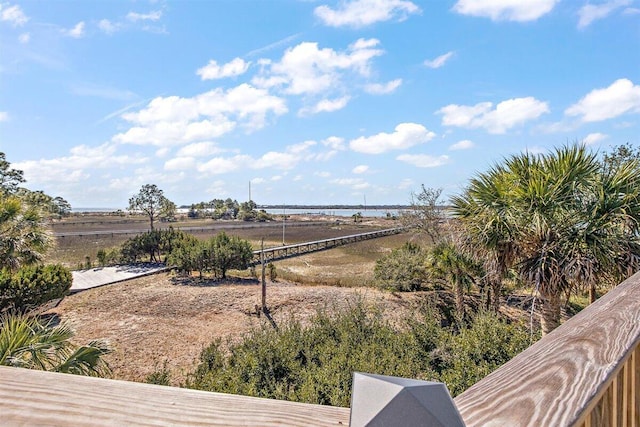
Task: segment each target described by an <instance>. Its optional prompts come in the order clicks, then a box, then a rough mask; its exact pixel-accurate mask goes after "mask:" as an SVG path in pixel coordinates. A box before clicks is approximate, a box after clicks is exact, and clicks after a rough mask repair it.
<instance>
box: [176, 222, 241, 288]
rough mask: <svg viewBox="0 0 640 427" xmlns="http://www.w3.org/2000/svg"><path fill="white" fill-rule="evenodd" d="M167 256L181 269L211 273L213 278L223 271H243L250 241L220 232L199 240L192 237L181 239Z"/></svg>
mask: <svg viewBox="0 0 640 427" xmlns="http://www.w3.org/2000/svg"><path fill="white" fill-rule="evenodd" d="M182 243H183V244H181V245H177V246H176V247H175V248H174V249H173V250H172V252H171V253H170V254H169V256H168V258H167V262H168V263H169V264H171V265H175V266H176V267H177V268H178V270H181V271H184V272H191V271H198V272H199V273H200V276H202V274H203V273H210V272H212V273H213V274H214V276H215V277H216V278H222V279H224V278H226V276H227V270H229V269H239V270H244V269H245V268H247V267H248V266H249V262H250V261H251V259H252V258H253V250H252V248H251V244H250V243H249V242H248V241H247V240H244V239H241V238H239V237H237V236H228V235H227V234H226V233H224V232H222V233H219V234H218V235H216V236H214V237H212V238H210V239H209V240H205V241H200V240H197V239H195V238H190V239H186V238H185V239H184V240H183V241H182Z"/></svg>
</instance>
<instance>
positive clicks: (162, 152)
mask: <svg viewBox="0 0 640 427" xmlns="http://www.w3.org/2000/svg"><path fill="white" fill-rule="evenodd" d="M169 153H171V149H170V148H169V147H162V148H158V149H157V150H156V157H167V156H168V155H169Z"/></svg>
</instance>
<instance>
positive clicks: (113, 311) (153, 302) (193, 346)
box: [51, 273, 416, 383]
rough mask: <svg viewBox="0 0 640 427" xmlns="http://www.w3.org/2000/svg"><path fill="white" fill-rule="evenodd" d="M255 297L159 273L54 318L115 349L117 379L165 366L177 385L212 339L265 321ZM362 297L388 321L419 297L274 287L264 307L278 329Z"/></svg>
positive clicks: (249, 284) (74, 298) (90, 295)
mask: <svg viewBox="0 0 640 427" xmlns="http://www.w3.org/2000/svg"><path fill="white" fill-rule="evenodd" d="M259 295H260V287H259V286H258V284H257V282H255V281H250V280H247V281H245V282H243V283H236V284H228V285H209V286H206V285H202V284H198V283H197V282H191V283H190V284H184V283H179V282H177V281H176V280H174V279H173V278H172V276H170V275H169V274H165V273H163V274H158V275H153V276H147V277H143V278H139V279H135V280H131V281H128V282H123V283H119V284H114V285H109V286H105V287H101V288H96V289H91V290H88V291H84V292H81V293H78V294H75V295H71V296H69V297H67V298H65V299H64V300H63V301H62V302H61V303H60V305H59V306H58V307H56V308H55V309H53V310H51V312H52V313H55V314H57V315H58V316H59V318H60V320H62V321H65V322H68V323H70V324H71V326H72V327H73V328H74V330H75V331H76V341H77V342H78V343H85V342H87V341H89V340H91V339H96V338H105V339H107V340H108V341H109V342H110V343H111V345H112V346H113V347H114V348H115V351H114V352H113V353H112V354H110V355H108V356H107V361H108V362H109V365H110V366H111V368H112V370H113V377H114V378H118V379H124V380H134V381H141V380H144V378H145V377H146V376H147V375H148V374H149V373H151V372H153V371H155V370H157V369H159V368H161V367H162V365H163V363H165V361H166V363H167V367H168V368H169V369H170V370H171V372H172V378H173V381H174V383H179V382H181V381H183V380H184V377H185V375H186V374H187V372H189V371H190V370H191V369H193V367H194V366H195V364H196V363H197V358H198V356H199V354H200V352H201V350H202V349H203V348H204V347H205V346H207V345H208V344H209V343H211V341H212V340H213V339H214V338H222V339H227V338H237V337H239V336H241V335H242V334H243V333H245V332H247V331H249V330H250V329H251V328H253V327H258V326H260V325H261V324H263V323H264V322H266V319H265V318H264V317H261V318H258V317H257V316H256V315H255V307H256V304H258V303H259ZM359 296H362V297H363V298H364V299H366V300H367V301H372V302H374V301H375V302H376V303H380V304H382V306H384V307H385V311H387V312H388V313H389V315H390V316H393V317H395V316H399V315H401V314H400V313H406V308H407V307H409V306H411V302H412V301H413V300H415V298H416V295H415V294H412V295H409V294H405V295H399V296H396V295H393V294H391V293H388V292H380V291H378V290H375V289H371V288H339V287H330V286H301V285H295V284H290V283H272V284H269V287H268V297H267V301H268V305H269V307H270V308H271V312H272V316H273V318H274V320H275V321H276V323H281V322H283V321H285V320H287V319H289V318H290V317H291V316H295V317H296V318H297V319H301V320H304V319H306V318H308V317H310V316H311V315H313V314H314V313H315V312H316V309H317V308H321V307H323V306H329V307H331V306H334V305H338V306H341V305H345V304H347V303H348V302H349V301H353V300H355V299H356V298H358V297H359Z"/></svg>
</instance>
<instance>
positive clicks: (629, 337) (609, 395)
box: [455, 273, 640, 427]
mask: <svg viewBox="0 0 640 427" xmlns="http://www.w3.org/2000/svg"><path fill="white" fill-rule="evenodd" d="M638 295H640V273H638V274H636V275H634V276H633V277H631V278H629V279H628V280H626V281H624V282H623V283H621V284H620V285H618V286H617V287H616V288H615V289H613V290H611V291H610V292H609V293H607V294H606V295H605V296H603V297H602V298H600V299H599V300H598V301H596V302H595V303H594V304H592V305H591V306H589V307H588V308H587V309H585V310H583V311H582V312H581V313H579V314H577V315H576V316H574V317H573V318H571V319H569V320H568V321H567V322H565V324H564V325H562V326H561V327H560V328H558V329H556V330H555V331H553V332H552V333H550V334H549V335H547V336H546V337H545V338H543V339H542V340H540V341H539V342H537V343H535V344H534V345H532V346H531V347H530V348H528V349H527V350H525V351H524V352H522V353H521V354H519V355H518V356H516V357H515V358H513V359H512V360H511V361H509V362H507V363H506V364H505V365H503V366H502V367H501V368H500V369H498V370H496V371H495V372H493V373H492V374H490V375H489V376H487V377H486V378H484V379H483V380H481V381H479V382H478V383H477V384H475V385H473V386H472V387H470V388H469V389H468V390H466V391H465V392H464V393H462V394H461V395H459V396H458V397H456V399H455V402H456V405H457V406H458V408H459V410H460V412H461V414H462V417H463V419H464V420H465V423H466V424H467V425H468V426H514V427H515V426H573V425H580V424H582V423H583V422H585V424H586V425H589V422H591V424H592V425H601V424H600V423H599V419H598V418H599V416H602V418H600V420H602V421H603V422H604V420H605V419H608V420H610V421H609V422H611V421H612V420H613V418H614V417H618V416H619V415H618V414H616V415H615V416H614V415H613V414H611V412H610V411H612V410H613V411H614V412H617V411H615V408H616V407H617V405H616V406H614V400H616V399H617V394H618V393H619V389H618V387H617V385H616V389H615V393H616V397H615V398H614V390H613V388H612V387H610V386H611V385H612V384H611V383H612V381H613V378H615V377H616V376H617V375H618V374H619V373H620V371H621V369H622V366H623V364H624V361H625V360H626V359H628V358H629V357H631V354H632V353H637V352H638V347H639V346H640V298H638ZM634 365H635V368H634V370H635V372H634V373H633V375H634V377H633V379H632V382H633V387H636V388H637V385H638V383H637V378H638V376H639V374H638V369H639V368H638V367H639V364H638V363H637V362H636V363H634ZM633 387H632V388H633ZM603 393H605V396H602V394H603ZM635 394H636V396H637V395H638V391H637V390H635ZM601 397H604V399H603V405H602V406H601V407H600V408H599V409H600V412H601V413H600V414H598V415H599V416H596V417H593V418H591V419H590V420H587V418H586V415H587V414H588V413H589V412H590V411H591V410H592V409H593V408H595V407H596V405H597V404H598V401H599V400H600V398H601ZM632 399H633V400H636V401H637V400H638V399H637V397H632ZM620 406H621V405H620ZM636 407H637V403H636ZM636 411H637V410H636ZM594 415H596V414H594ZM632 417H633V418H636V419H637V412H636V414H633V415H632ZM620 418H621V416H620ZM636 425H638V424H636Z"/></svg>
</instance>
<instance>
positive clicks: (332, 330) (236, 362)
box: [187, 302, 434, 406]
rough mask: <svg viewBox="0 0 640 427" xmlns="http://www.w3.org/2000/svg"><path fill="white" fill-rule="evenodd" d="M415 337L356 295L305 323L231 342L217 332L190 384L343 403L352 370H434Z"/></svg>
mask: <svg viewBox="0 0 640 427" xmlns="http://www.w3.org/2000/svg"><path fill="white" fill-rule="evenodd" d="M416 345H418V341H417V340H415V339H413V336H412V335H411V334H409V333H401V332H399V331H398V330H396V329H395V328H394V327H392V326H391V325H390V324H389V323H388V322H387V321H386V320H385V319H384V318H383V317H382V314H381V313H380V311H378V310H377V309H375V308H372V307H368V306H366V305H365V304H363V303H362V302H358V303H356V304H354V305H353V306H351V307H350V308H349V309H346V310H340V311H338V312H335V313H328V312H318V313H317V314H316V315H315V317H314V318H313V319H312V320H311V322H310V325H309V326H308V327H306V328H304V327H303V326H302V325H301V323H300V322H298V321H293V320H292V321H289V322H287V323H286V324H284V325H281V326H280V328H279V329H277V330H275V329H271V328H266V327H265V328H262V329H257V330H254V331H252V332H251V333H250V334H249V335H247V336H246V337H245V338H244V339H243V340H242V341H241V342H239V343H236V344H231V345H230V347H229V351H228V355H227V354H226V353H225V351H224V349H223V347H222V343H221V342H220V341H219V340H218V341H215V342H214V343H212V344H211V345H210V346H209V347H208V348H206V349H205V350H204V351H203V352H202V354H201V356H200V365H199V366H198V368H197V370H196V372H195V373H194V374H193V376H192V377H191V378H190V379H189V381H188V384H187V386H188V387H193V388H197V389H202V390H210V391H219V392H225V393H234V394H245V395H251V396H259V397H268V398H275V399H284V400H294V401H300V402H307V403H319V404H325V405H335V406H348V405H349V399H350V396H351V381H352V374H353V372H354V371H363V372H375V373H379V374H385V375H397V376H405V377H420V378H432V377H433V375H434V374H433V373H432V372H431V370H430V367H429V358H428V357H426V358H422V357H415V356H416V355H418V354H421V353H418V352H416V349H415V347H416Z"/></svg>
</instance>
